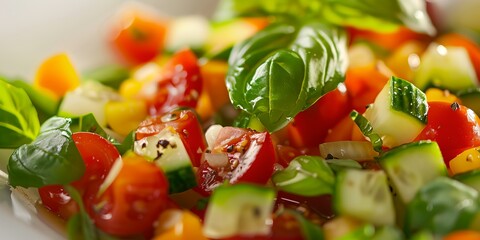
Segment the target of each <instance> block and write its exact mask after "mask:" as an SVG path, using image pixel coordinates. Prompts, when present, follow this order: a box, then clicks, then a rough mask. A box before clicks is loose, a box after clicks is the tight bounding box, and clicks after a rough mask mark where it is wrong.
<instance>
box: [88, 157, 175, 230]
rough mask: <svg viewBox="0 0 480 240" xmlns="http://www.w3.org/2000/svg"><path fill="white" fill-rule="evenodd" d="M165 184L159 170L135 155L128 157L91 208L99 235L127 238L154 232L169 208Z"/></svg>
mask: <svg viewBox="0 0 480 240" xmlns="http://www.w3.org/2000/svg"><path fill="white" fill-rule="evenodd" d="M167 194H168V182H167V179H166V178H165V176H164V174H163V172H162V170H161V169H160V168H158V167H157V166H156V165H155V164H153V163H150V162H148V161H146V160H145V159H144V158H142V157H140V156H137V155H133V154H132V155H127V156H125V157H124V159H123V166H122V169H121V170H120V172H119V173H118V175H117V176H116V177H115V180H113V182H112V183H111V185H110V186H109V187H107V189H106V190H105V192H103V193H102V194H101V195H100V196H98V197H97V198H96V199H95V202H94V205H93V206H92V207H93V209H95V211H94V212H93V216H92V218H93V219H94V223H95V225H97V227H99V228H100V229H101V230H102V231H104V232H106V233H109V234H112V235H115V236H130V235H134V234H138V233H144V232H147V231H148V230H151V229H152V228H153V224H154V222H155V221H156V220H157V219H158V217H159V215H160V213H161V212H162V211H164V210H165V209H166V208H167V207H168V205H169V202H168V201H169V200H168V196H167Z"/></svg>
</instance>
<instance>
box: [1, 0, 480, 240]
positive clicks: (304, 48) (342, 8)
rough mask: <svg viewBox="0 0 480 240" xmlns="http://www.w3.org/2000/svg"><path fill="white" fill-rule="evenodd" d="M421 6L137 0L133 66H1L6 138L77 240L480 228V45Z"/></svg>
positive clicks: (124, 47)
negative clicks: (18, 70) (14, 72)
mask: <svg viewBox="0 0 480 240" xmlns="http://www.w3.org/2000/svg"><path fill="white" fill-rule="evenodd" d="M427 7H428V3H426V2H424V1H420V0H408V1H407V0H402V1H400V0H374V1H366V0H356V1H350V0H328V1H326V0H315V1H303V0H300V1H294V0H291V1H289V0H268V1H267V0H259V1H240V0H222V1H220V3H219V6H218V8H217V10H216V13H215V15H214V17H213V18H212V19H206V18H202V17H177V18H171V19H166V18H162V17H159V15H157V14H156V13H155V12H154V11H152V9H144V8H129V9H124V10H123V11H122V12H120V13H119V14H118V16H116V18H115V21H114V23H115V24H112V26H111V28H110V31H111V32H110V33H111V38H110V39H109V42H110V45H111V47H112V50H113V51H114V52H115V53H116V54H117V55H118V58H119V60H120V61H121V62H122V64H120V65H109V66H100V67H99V68H97V69H92V70H90V71H87V72H84V73H81V74H79V73H78V72H77V71H76V68H75V66H74V63H73V62H72V61H71V60H70V58H69V56H68V53H58V54H55V55H53V56H49V57H47V58H46V59H45V60H44V61H43V62H42V63H41V64H40V65H39V67H38V69H37V71H36V74H35V78H34V79H33V83H32V84H29V83H27V82H26V81H24V80H22V79H15V78H10V77H1V78H0V111H1V113H0V135H1V136H2V137H1V138H0V148H4V149H12V150H13V153H12V154H11V155H10V157H9V160H8V164H7V170H8V173H7V174H8V183H9V184H10V185H11V186H12V187H13V188H33V189H35V191H37V192H38V195H39V197H40V202H39V204H40V205H41V206H42V207H44V208H46V209H48V210H49V211H50V212H51V213H52V214H54V215H56V216H58V217H59V218H60V219H62V221H64V223H65V226H66V233H67V236H68V238H69V239H157V240H161V239H284V240H287V239H288V240H290V239H326V240H331V239H344V240H347V239H394V240H395V239H420V240H423V239H446V240H455V239H457V240H458V239H480V223H479V219H480V196H479V192H478V191H480V170H479V169H480V120H479V118H478V116H477V115H478V114H480V105H479V104H480V83H479V76H480V46H479V45H478V44H477V43H476V42H475V40H473V38H470V36H469V35H467V34H463V33H456V32H453V31H437V30H436V28H435V27H434V24H433V23H432V21H431V19H430V17H429V16H430V15H429V14H431V13H430V12H428V11H427Z"/></svg>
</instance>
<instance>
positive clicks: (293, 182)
mask: <svg viewBox="0 0 480 240" xmlns="http://www.w3.org/2000/svg"><path fill="white" fill-rule="evenodd" d="M272 181H273V183H274V184H275V186H276V187H277V188H278V189H280V190H282V191H285V192H289V193H294V194H297V195H301V196H318V195H322V194H330V193H332V192H333V184H334V183H335V176H334V174H333V171H332V170H331V169H330V167H329V166H328V164H327V162H326V161H325V160H324V159H322V158H321V157H317V156H299V157H296V158H295V159H293V160H292V161H291V162H290V164H289V165H288V167H287V168H285V169H284V170H281V171H277V172H276V173H275V174H273V176H272Z"/></svg>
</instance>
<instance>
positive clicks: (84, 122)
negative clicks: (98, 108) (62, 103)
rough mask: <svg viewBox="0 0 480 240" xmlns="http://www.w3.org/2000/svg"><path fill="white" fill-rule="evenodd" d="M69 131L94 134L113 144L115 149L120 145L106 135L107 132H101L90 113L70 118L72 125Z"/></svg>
mask: <svg viewBox="0 0 480 240" xmlns="http://www.w3.org/2000/svg"><path fill="white" fill-rule="evenodd" d="M70 129H71V130H72V132H91V133H96V134H98V135H100V136H102V137H103V138H105V139H107V140H108V141H109V142H111V143H113V144H114V145H115V146H116V147H117V149H118V147H119V146H120V145H121V144H120V143H119V142H118V141H117V140H116V139H115V138H113V137H111V136H110V135H108V134H107V132H105V130H103V128H102V126H100V124H99V123H98V122H97V120H96V119H95V116H94V115H93V114H92V113H89V114H85V115H83V116H80V117H75V118H72V124H71V125H70Z"/></svg>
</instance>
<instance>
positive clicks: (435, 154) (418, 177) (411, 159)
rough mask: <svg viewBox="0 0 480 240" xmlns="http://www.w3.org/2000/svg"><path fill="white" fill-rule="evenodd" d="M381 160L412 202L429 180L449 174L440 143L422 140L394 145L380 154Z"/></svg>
mask: <svg viewBox="0 0 480 240" xmlns="http://www.w3.org/2000/svg"><path fill="white" fill-rule="evenodd" d="M379 162H380V165H381V166H382V168H383V169H384V170H385V172H386V173H387V175H388V177H389V179H390V181H391V182H392V187H393V189H394V191H395V192H396V193H397V194H399V196H400V198H401V199H402V201H403V202H404V203H408V202H410V200H411V199H412V198H413V197H414V196H415V194H416V193H417V191H418V189H420V188H421V187H422V186H423V185H425V184H426V183H428V182H429V181H431V180H433V179H434V178H437V177H439V176H447V168H446V167H445V163H444V162H443V157H442V154H441V152H440V148H439V147H438V144H437V143H436V142H431V141H420V142H413V143H409V144H405V145H402V146H399V147H396V148H393V149H391V150H390V151H388V152H385V153H384V154H383V155H382V156H380V159H379Z"/></svg>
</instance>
